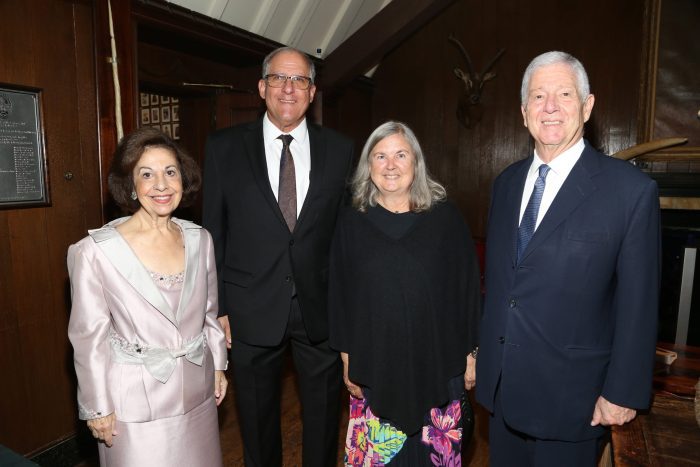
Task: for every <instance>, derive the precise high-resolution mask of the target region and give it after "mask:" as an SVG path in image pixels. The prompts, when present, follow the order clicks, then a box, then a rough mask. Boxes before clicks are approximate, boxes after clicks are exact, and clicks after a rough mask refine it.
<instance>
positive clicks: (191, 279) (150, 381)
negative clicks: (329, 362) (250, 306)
mask: <svg viewBox="0 0 700 467" xmlns="http://www.w3.org/2000/svg"><path fill="white" fill-rule="evenodd" d="M200 185H201V177H200V173H199V168H198V167H197V164H196V163H195V162H194V161H193V160H192V159H191V158H190V157H189V156H188V155H187V154H185V153H184V152H183V151H182V149H180V148H179V147H178V146H177V145H176V144H175V143H174V142H173V141H172V140H171V139H170V138H169V137H168V136H166V135H165V134H163V133H161V132H160V131H158V130H155V129H153V128H141V129H139V130H136V131H135V132H134V133H132V134H131V135H129V136H127V137H125V138H124V139H123V140H122V141H121V142H120V143H119V146H118V147H117V151H116V153H115V155H114V159H113V161H112V165H111V167H110V173H109V189H110V192H111V194H112V196H113V198H114V200H115V201H116V203H117V204H119V205H120V206H122V207H123V208H125V209H127V210H128V211H130V212H133V214H132V215H131V216H130V217H124V218H121V219H117V220H114V221H112V222H110V223H109V224H107V225H105V226H104V227H102V228H101V229H96V230H91V231H90V232H89V235H88V236H87V237H85V238H84V239H82V240H80V241H79V242H78V243H76V244H75V245H71V246H70V247H69V249H68V271H69V275H70V280H71V289H72V298H73V306H72V311H71V317H70V323H69V327H68V335H69V337H70V340H71V343H72V344H73V348H74V351H75V352H74V360H75V371H76V373H77V376H78V406H79V416H80V418H81V419H83V420H87V424H88V427H89V428H90V431H91V432H92V434H93V436H95V438H97V439H98V440H99V454H100V465H102V466H110V467H111V466H137V465H148V466H151V467H152V466H174V465H187V466H207V467H210V466H220V465H221V448H220V446H219V431H218V420H217V412H216V406H217V405H218V404H220V403H221V401H222V400H223V399H224V396H225V395H226V387H227V381H226V378H225V376H224V370H225V369H226V364H227V362H226V345H225V342H224V333H223V330H222V329H221V327H220V325H219V323H218V321H217V320H216V315H217V312H218V303H217V290H216V284H217V281H216V265H215V263H214V251H213V244H212V240H211V236H210V235H209V232H207V231H206V230H204V229H202V228H201V227H199V226H198V225H195V224H193V223H192V222H188V221H183V220H180V219H176V218H174V217H172V213H173V211H174V210H175V208H177V207H178V206H179V205H181V204H182V205H185V204H187V203H188V202H191V201H192V200H193V199H194V197H195V195H196V193H197V190H198V189H199V187H200Z"/></svg>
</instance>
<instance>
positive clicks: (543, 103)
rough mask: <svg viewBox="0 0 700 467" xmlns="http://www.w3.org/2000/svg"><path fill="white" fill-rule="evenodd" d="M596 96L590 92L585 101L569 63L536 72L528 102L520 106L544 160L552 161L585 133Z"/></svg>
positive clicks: (547, 66)
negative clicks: (584, 127)
mask: <svg viewBox="0 0 700 467" xmlns="http://www.w3.org/2000/svg"><path fill="white" fill-rule="evenodd" d="M594 100H595V99H594V97H593V95H592V94H589V95H588V96H585V99H584V100H583V101H582V99H581V96H579V95H578V92H577V87H576V75H575V74H574V72H573V70H572V69H571V67H570V66H569V65H567V64H564V63H555V64H552V65H546V66H543V67H541V68H538V69H537V70H536V71H535V72H534V73H533V74H532V78H531V79H530V86H529V89H528V95H527V103H526V105H525V106H521V107H520V110H521V112H522V114H523V122H524V124H525V126H526V127H527V128H528V130H529V131H530V134H531V135H532V137H533V138H534V139H535V148H536V149H537V154H538V155H539V156H540V158H542V160H543V161H545V162H549V161H551V160H552V159H554V158H555V157H557V156H558V155H559V154H561V153H562V152H564V151H566V150H567V149H568V148H570V147H571V146H573V145H574V143H576V142H577V141H578V140H579V139H580V138H581V137H582V136H583V125H584V124H585V123H586V122H587V121H588V119H589V118H590V116H591V110H593V103H594Z"/></svg>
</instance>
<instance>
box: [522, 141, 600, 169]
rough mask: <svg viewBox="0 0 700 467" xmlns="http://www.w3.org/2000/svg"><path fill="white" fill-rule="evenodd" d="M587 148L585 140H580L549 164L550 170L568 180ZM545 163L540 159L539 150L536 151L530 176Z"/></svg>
mask: <svg viewBox="0 0 700 467" xmlns="http://www.w3.org/2000/svg"><path fill="white" fill-rule="evenodd" d="M585 147H586V144H585V143H584V142H583V138H581V139H579V140H578V141H577V142H576V143H574V145H573V146H571V147H570V148H569V149H567V150H566V151H564V152H562V153H561V154H559V155H558V156H557V157H555V158H554V159H553V160H552V161H550V162H549V164H547V165H548V166H549V169H550V170H551V171H552V172H554V173H555V174H557V175H558V176H560V177H562V178H566V176H567V175H569V172H571V169H573V168H574V165H576V162H578V159H579V157H581V154H582V153H583V150H584V148H585ZM544 163H545V162H544V161H543V160H542V159H540V156H539V155H538V154H537V149H535V157H534V158H533V160H532V165H530V170H529V171H528V174H532V173H533V172H537V171H538V170H539V168H540V165H542V164H544Z"/></svg>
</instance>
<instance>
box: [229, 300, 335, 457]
mask: <svg viewBox="0 0 700 467" xmlns="http://www.w3.org/2000/svg"><path fill="white" fill-rule="evenodd" d="M235 325H236V323H235V322H232V323H231V326H235ZM290 345H291V348H292V357H293V359H294V366H295V369H296V371H297V376H298V381H299V394H300V398H301V413H302V424H303V435H302V464H303V466H304V467H328V466H333V465H336V456H337V452H338V451H337V450H338V423H339V415H340V405H339V403H340V400H339V397H340V387H341V381H342V372H341V367H340V359H339V356H338V353H337V352H335V351H333V350H331V349H330V348H329V347H328V341H323V342H320V343H312V342H310V341H309V338H308V336H307V334H306V330H305V328H304V323H303V319H302V316H301V311H300V309H299V304H298V302H297V300H296V298H294V299H292V301H291V306H290V315H289V323H288V324H287V330H286V333H285V336H284V338H283V339H282V342H281V343H280V344H279V345H277V346H274V347H260V346H254V345H249V344H246V343H243V342H240V341H237V340H233V342H232V343H231V355H230V357H231V358H230V359H231V362H232V365H233V380H234V381H233V383H234V388H235V391H236V405H237V407H238V414H239V418H240V427H241V435H242V437H243V446H244V451H245V465H246V467H279V466H281V465H282V434H281V429H280V402H281V385H282V384H281V383H282V369H283V363H284V354H285V351H286V349H287V347H289V346H290Z"/></svg>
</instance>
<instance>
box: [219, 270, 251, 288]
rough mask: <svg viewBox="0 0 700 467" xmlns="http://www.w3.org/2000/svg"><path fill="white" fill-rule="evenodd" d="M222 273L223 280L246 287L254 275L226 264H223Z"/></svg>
mask: <svg viewBox="0 0 700 467" xmlns="http://www.w3.org/2000/svg"><path fill="white" fill-rule="evenodd" d="M223 275H224V277H223V281H224V282H227V283H230V284H235V285H238V286H240V287H248V286H249V285H250V283H251V282H252V281H253V279H254V278H255V276H254V275H253V274H252V273H250V272H247V271H242V270H240V269H236V268H232V267H231V266H226V265H224V271H223Z"/></svg>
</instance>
